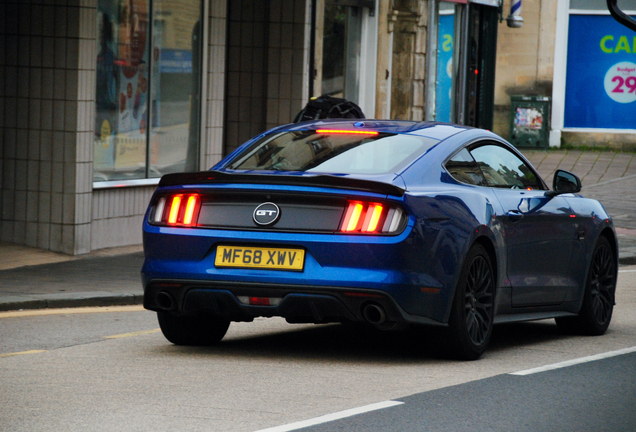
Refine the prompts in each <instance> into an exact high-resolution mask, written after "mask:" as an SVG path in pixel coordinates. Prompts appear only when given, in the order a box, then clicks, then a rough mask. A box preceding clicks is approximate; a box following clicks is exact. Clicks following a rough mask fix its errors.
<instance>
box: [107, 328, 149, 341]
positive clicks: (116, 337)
mask: <svg viewBox="0 0 636 432" xmlns="http://www.w3.org/2000/svg"><path fill="white" fill-rule="evenodd" d="M158 331H159V329H154V330H143V331H138V332H132V333H123V334H118V335H113V336H104V337H105V338H106V339H120V338H126V337H133V336H141V335H145V334H151V333H157V332H158Z"/></svg>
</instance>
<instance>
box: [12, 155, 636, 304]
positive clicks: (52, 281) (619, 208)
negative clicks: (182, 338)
mask: <svg viewBox="0 0 636 432" xmlns="http://www.w3.org/2000/svg"><path fill="white" fill-rule="evenodd" d="M523 153H524V154H525V155H526V156H527V157H528V159H529V160H530V161H531V162H532V164H533V165H534V166H535V167H536V168H537V169H538V171H539V173H540V174H541V176H542V177H543V179H544V180H545V181H546V183H548V185H550V186H551V183H552V176H553V174H554V171H555V170H556V169H557V168H562V169H566V170H568V171H572V172H574V173H575V174H577V175H578V176H579V177H580V178H581V180H582V182H583V191H582V194H583V196H586V197H589V198H594V199H597V200H599V201H601V202H602V203H603V205H604V206H605V208H606V209H607V210H608V212H609V213H610V215H611V216H612V218H613V219H614V224H615V226H616V227H617V228H616V233H617V235H618V241H619V257H620V264H621V265H633V264H636V153H623V152H615V151H584V150H556V151H538V150H531V151H528V150H523ZM142 263H143V252H142V251H141V246H132V247H124V248H113V249H108V250H103V251H97V252H93V253H90V254H88V255H85V256H79V257H73V256H68V255H64V254H58V253H54V252H50V251H44V250H41V249H36V248H29V247H27V246H19V245H13V244H8V243H0V311H7V310H18V309H40V308H67V307H82V306H112V305H129V304H141V302H142V297H143V292H142V288H141V278H140V270H141V266H142Z"/></svg>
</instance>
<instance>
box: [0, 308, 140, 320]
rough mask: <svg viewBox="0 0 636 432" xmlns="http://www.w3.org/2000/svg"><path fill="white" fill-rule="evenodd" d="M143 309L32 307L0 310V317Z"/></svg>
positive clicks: (137, 310) (137, 309) (136, 309)
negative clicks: (19, 309) (20, 309)
mask: <svg viewBox="0 0 636 432" xmlns="http://www.w3.org/2000/svg"><path fill="white" fill-rule="evenodd" d="M143 310H145V309H144V307H143V306H141V305H132V306H107V307H83V308H67V309H34V310H22V311H11V312H0V319H2V318H19V317H32V316H44V315H70V314H87V313H105V312H139V311H143Z"/></svg>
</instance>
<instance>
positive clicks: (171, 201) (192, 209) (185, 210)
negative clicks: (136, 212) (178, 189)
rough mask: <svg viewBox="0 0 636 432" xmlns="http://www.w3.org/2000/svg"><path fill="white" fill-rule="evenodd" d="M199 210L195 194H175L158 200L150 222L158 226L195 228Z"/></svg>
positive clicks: (199, 206) (198, 198) (199, 204)
mask: <svg viewBox="0 0 636 432" xmlns="http://www.w3.org/2000/svg"><path fill="white" fill-rule="evenodd" d="M200 208H201V197H200V196H199V195H197V194H177V195H168V196H164V197H161V198H159V200H158V201H157V204H156V205H155V209H154V213H153V214H152V216H151V222H152V223H154V224H160V225H174V226H196V224H197V218H198V216H199V209H200Z"/></svg>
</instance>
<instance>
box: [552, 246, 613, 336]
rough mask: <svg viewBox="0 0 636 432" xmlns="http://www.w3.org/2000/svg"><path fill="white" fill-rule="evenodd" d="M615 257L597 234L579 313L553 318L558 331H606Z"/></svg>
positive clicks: (577, 332)
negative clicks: (573, 315) (572, 315)
mask: <svg viewBox="0 0 636 432" xmlns="http://www.w3.org/2000/svg"><path fill="white" fill-rule="evenodd" d="M615 293H616V258H615V257H614V253H613V252H612V248H611V246H610V243H609V241H608V240H607V238H605V237H599V239H598V240H597V242H596V246H595V247H594V253H593V254H592V260H591V261H590V266H589V270H588V272H587V278H586V279H585V293H584V295H583V304H582V305H581V310H580V312H579V315H578V316H576V317H563V318H556V323H557V326H558V327H559V330H561V331H563V332H564V333H568V334H581V335H588V336H600V335H602V334H604V333H605V332H606V331H607V328H608V327H609V325H610V321H611V320H612V312H613V310H614V295H615Z"/></svg>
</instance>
